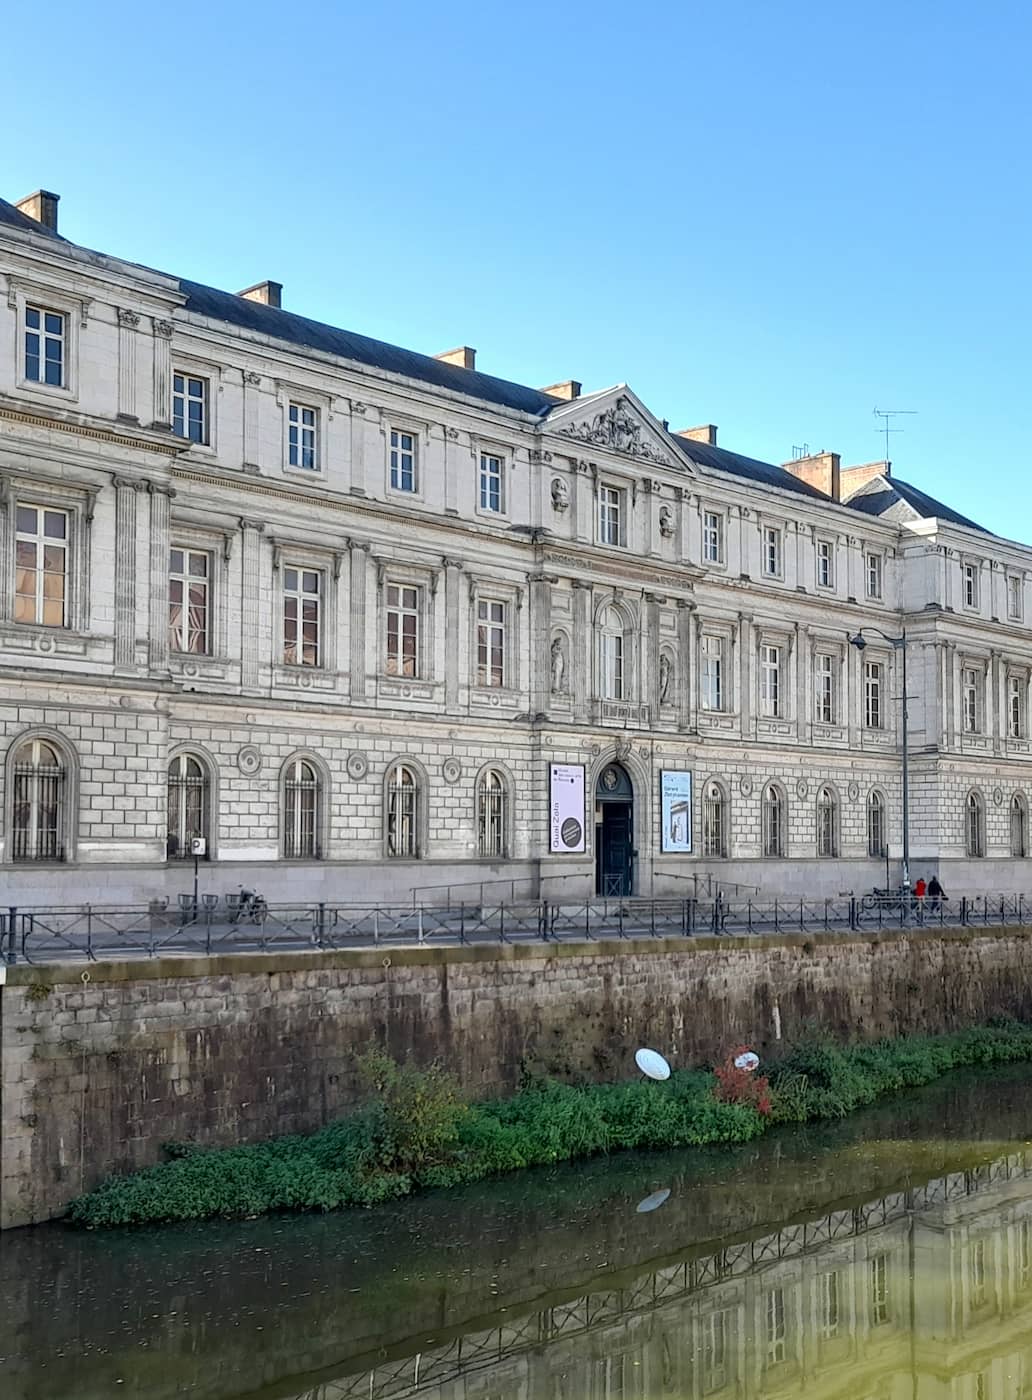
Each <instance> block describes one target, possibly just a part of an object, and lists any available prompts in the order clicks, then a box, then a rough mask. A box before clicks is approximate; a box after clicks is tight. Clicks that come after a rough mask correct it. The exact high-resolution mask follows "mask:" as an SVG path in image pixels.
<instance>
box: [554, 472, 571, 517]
mask: <svg viewBox="0 0 1032 1400" xmlns="http://www.w3.org/2000/svg"><path fill="white" fill-rule="evenodd" d="M569 504H570V488H569V487H568V486H567V484H566V482H565V481H564V480H563V479H562V477H561V476H557V477H554V478H553V480H552V509H553V510H566V508H567V507H568V506H569Z"/></svg>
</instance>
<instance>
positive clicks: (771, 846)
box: [760, 783, 785, 859]
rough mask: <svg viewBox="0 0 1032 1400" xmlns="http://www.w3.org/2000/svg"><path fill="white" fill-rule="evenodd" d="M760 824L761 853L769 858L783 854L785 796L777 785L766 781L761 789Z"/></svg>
mask: <svg viewBox="0 0 1032 1400" xmlns="http://www.w3.org/2000/svg"><path fill="white" fill-rule="evenodd" d="M762 803H763V805H762V808H761V812H760V824H761V826H762V828H763V854H764V855H765V856H767V857H768V859H770V858H774V857H778V856H783V855H784V854H785V797H784V794H783V793H782V791H781V789H780V788H779V787H776V786H775V785H774V783H768V784H767V786H766V787H765V788H764V789H763V798H762Z"/></svg>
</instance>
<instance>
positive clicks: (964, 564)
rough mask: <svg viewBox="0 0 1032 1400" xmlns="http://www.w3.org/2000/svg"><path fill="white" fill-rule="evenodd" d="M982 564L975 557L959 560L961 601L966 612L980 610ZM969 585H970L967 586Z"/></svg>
mask: <svg viewBox="0 0 1032 1400" xmlns="http://www.w3.org/2000/svg"><path fill="white" fill-rule="evenodd" d="M981 575H982V566H981V563H980V562H979V561H978V560H976V559H962V560H961V561H960V595H961V603H962V604H963V606H964V608H965V609H966V610H967V611H968V612H980V611H981V607H982V577H981ZM969 585H970V587H969Z"/></svg>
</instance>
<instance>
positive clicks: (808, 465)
mask: <svg viewBox="0 0 1032 1400" xmlns="http://www.w3.org/2000/svg"><path fill="white" fill-rule="evenodd" d="M841 461H842V457H841V455H840V454H839V453H838V452H812V453H811V454H810V456H809V457H797V458H796V459H795V461H793V462H782V464H781V465H782V466H783V467H784V469H785V471H786V472H791V473H792V475H793V476H795V477H798V478H799V480H800V481H805V482H806V484H807V486H816V488H817V490H818V491H823V493H824V494H825V496H830V497H831V499H832V500H833V501H837V500H839V499H840V495H839V490H840V486H841V479H840V478H841V471H840V463H841Z"/></svg>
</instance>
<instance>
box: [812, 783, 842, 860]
mask: <svg viewBox="0 0 1032 1400" xmlns="http://www.w3.org/2000/svg"><path fill="white" fill-rule="evenodd" d="M840 813H841V804H840V802H839V799H838V793H837V792H836V791H835V789H834V788H833V787H832V785H831V784H830V783H822V784H821V785H820V787H819V788H818V789H817V799H816V803H815V807H814V819H815V823H816V843H815V844H816V851H817V859H818V860H837V859H838V857H839V845H840V841H839V822H840V820H841V815H840Z"/></svg>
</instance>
